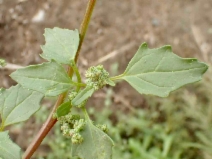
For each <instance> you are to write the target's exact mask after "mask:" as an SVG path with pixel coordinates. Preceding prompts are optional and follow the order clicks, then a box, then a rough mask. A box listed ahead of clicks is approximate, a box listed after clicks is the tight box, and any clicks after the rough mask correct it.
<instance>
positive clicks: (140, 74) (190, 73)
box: [121, 43, 208, 97]
mask: <svg viewBox="0 0 212 159" xmlns="http://www.w3.org/2000/svg"><path fill="white" fill-rule="evenodd" d="M207 69H208V66H207V65H206V64H204V63H201V62H198V61H197V59H188V58H187V59H186V58H181V57H179V56H177V55H175V54H174V53H173V52H172V50H171V47H170V46H163V47H161V48H158V49H149V48H148V47H147V44H146V43H144V44H142V45H141V46H140V48H139V49H138V51H137V53H136V54H135V56H134V57H133V58H132V60H131V61H130V63H129V65H128V67H127V69H126V70H125V72H124V74H123V75H122V76H121V78H122V79H124V80H126V81H127V82H128V83H129V84H130V85H131V86H132V87H134V88H135V89H136V90H137V91H138V92H139V93H141V94H152V95H157V96H160V97H166V96H168V95H169V93H170V92H171V91H174V90H176V89H177V88H179V87H181V86H183V85H186V84H189V83H193V82H196V81H199V80H200V79H201V78H202V74H204V73H205V72H206V70H207Z"/></svg>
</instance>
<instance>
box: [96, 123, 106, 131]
mask: <svg viewBox="0 0 212 159" xmlns="http://www.w3.org/2000/svg"><path fill="white" fill-rule="evenodd" d="M96 127H97V128H99V129H100V130H102V131H103V132H105V133H107V132H108V127H107V125H105V124H103V125H96Z"/></svg>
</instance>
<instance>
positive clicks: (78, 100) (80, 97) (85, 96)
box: [71, 86, 94, 106]
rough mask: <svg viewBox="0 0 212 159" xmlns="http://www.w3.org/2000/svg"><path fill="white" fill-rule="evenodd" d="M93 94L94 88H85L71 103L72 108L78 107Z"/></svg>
mask: <svg viewBox="0 0 212 159" xmlns="http://www.w3.org/2000/svg"><path fill="white" fill-rule="evenodd" d="M93 93H94V88H92V87H89V86H87V87H85V88H84V89H83V90H81V91H80V92H79V93H78V94H77V96H76V97H75V98H74V99H73V100H72V101H71V104H72V105H74V106H78V105H80V104H81V103H82V102H83V101H85V100H86V99H88V98H89V97H91V96H92V94H93Z"/></svg>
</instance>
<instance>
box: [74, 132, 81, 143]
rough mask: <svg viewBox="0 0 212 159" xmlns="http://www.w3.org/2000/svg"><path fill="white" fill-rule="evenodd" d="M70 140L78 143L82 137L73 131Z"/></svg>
mask: <svg viewBox="0 0 212 159" xmlns="http://www.w3.org/2000/svg"><path fill="white" fill-rule="evenodd" d="M71 141H72V143H73V144H80V143H82V142H83V137H82V135H80V134H79V133H75V134H74V135H73V136H72V138H71Z"/></svg>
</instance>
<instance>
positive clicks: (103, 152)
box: [72, 122, 113, 159]
mask: <svg viewBox="0 0 212 159" xmlns="http://www.w3.org/2000/svg"><path fill="white" fill-rule="evenodd" d="M81 135H82V137H83V142H82V143H81V144H72V156H78V157H80V158H81V159H111V158H112V147H113V141H112V140H111V138H110V137H109V136H108V135H107V134H105V133H104V132H103V131H101V130H100V129H98V128H97V127H95V126H94V125H93V124H92V123H91V122H87V123H86V125H85V128H84V130H83V131H82V133H81Z"/></svg>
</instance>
